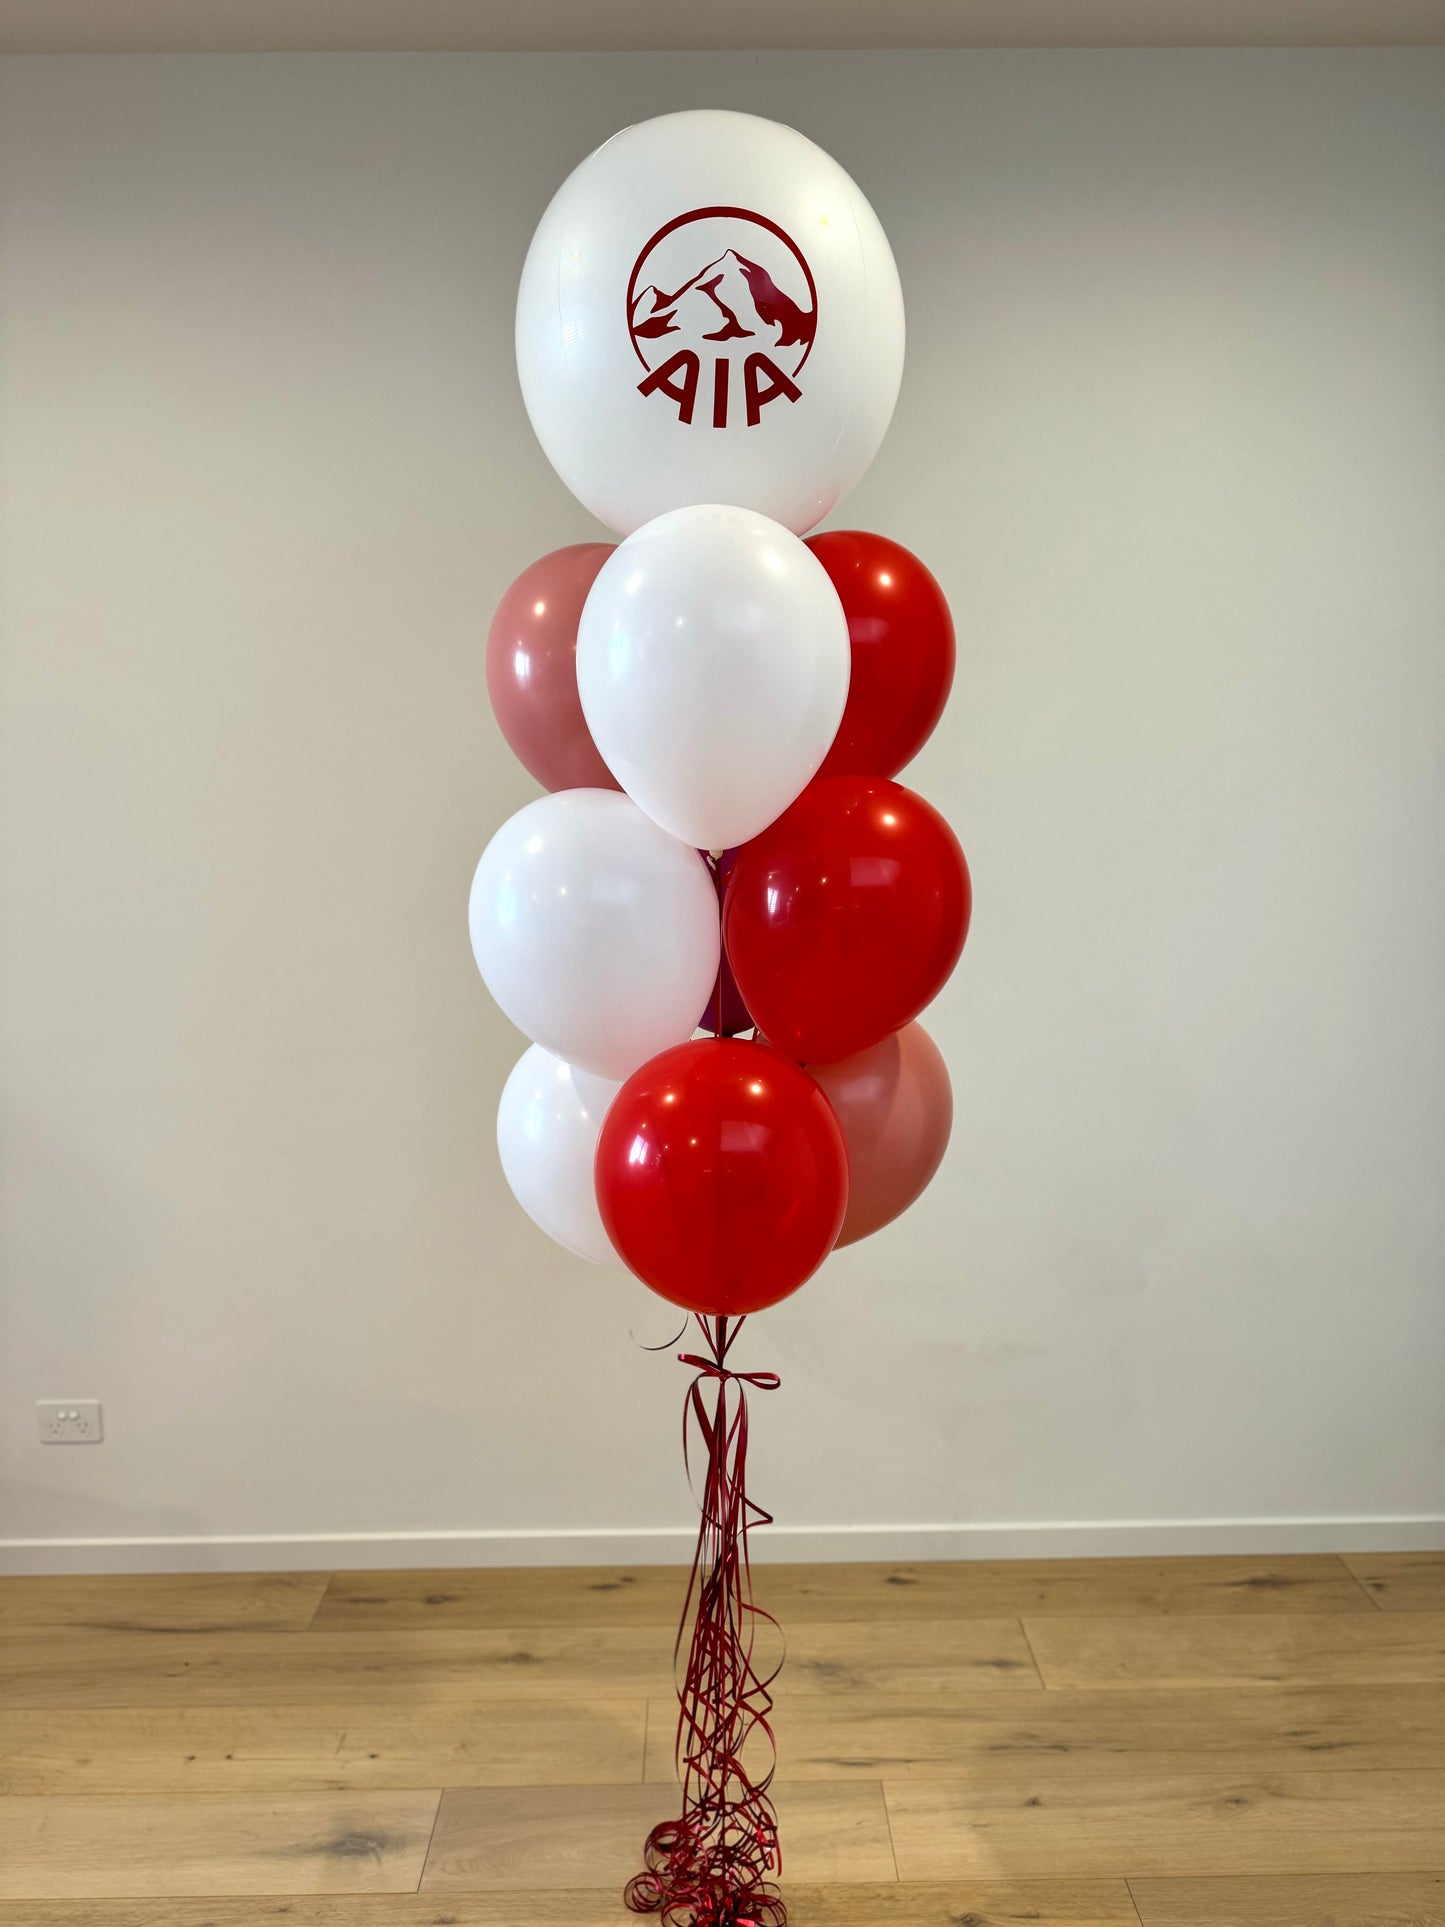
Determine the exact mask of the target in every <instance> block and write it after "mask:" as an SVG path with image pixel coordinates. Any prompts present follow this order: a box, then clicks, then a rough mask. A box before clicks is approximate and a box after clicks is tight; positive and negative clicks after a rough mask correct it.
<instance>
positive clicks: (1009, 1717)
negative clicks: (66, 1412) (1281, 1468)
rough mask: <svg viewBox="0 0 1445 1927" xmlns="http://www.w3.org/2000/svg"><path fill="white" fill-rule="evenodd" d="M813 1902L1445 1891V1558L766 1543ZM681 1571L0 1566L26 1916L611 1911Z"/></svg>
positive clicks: (1230, 1916)
mask: <svg viewBox="0 0 1445 1927" xmlns="http://www.w3.org/2000/svg"><path fill="white" fill-rule="evenodd" d="M758 1579H759V1591H760V1596H761V1598H762V1600H763V1603H765V1604H766V1605H768V1606H769V1607H770V1608H771V1609H772V1610H773V1611H774V1612H775V1613H777V1614H778V1616H779V1618H780V1619H781V1620H782V1622H783V1625H784V1628H785V1630H786V1633H787V1638H788V1657H787V1665H786V1668H785V1671H784V1674H783V1680H782V1683H781V1685H780V1689H779V1693H778V1714H777V1727H778V1735H779V1744H780V1754H781V1759H780V1767H779V1775H778V1782H777V1792H778V1809H779V1815H780V1820H781V1824H782V1829H783V1841H784V1850H785V1855H786V1867H785V1877H784V1891H785V1894H786V1898H787V1900H788V1903H789V1908H790V1918H791V1920H792V1921H793V1922H794V1923H795V1927H997V1924H1001V1923H1005V1922H1010V1923H1012V1922H1025V1921H1026V1922H1030V1923H1033V1924H1034V1927H1140V1924H1141V1923H1142V1924H1143V1927H1406V1924H1407V1923H1408V1927H1445V1554H1392V1555H1386V1556H1379V1555H1376V1556H1370V1557H1350V1558H1344V1559H1337V1558H1333V1557H1318V1558H1315V1557H1310V1558H1280V1559H1269V1560H1254V1559H1173V1560H1164V1559H1159V1560H1099V1561H1078V1560H1066V1561H1049V1562H1040V1563H1030V1564H996V1565H982V1564H967V1565H921V1566H896V1567H895V1566H850V1567H836V1566H834V1567H819V1566H813V1567H806V1566H796V1567H776V1566H775V1567H765V1568H763V1569H762V1571H761V1572H760V1573H759V1575H758ZM679 1589H680V1576H679V1574H678V1573H677V1572H676V1571H674V1570H665V1569H664V1570H659V1569H651V1570H647V1569H640V1570H637V1571H630V1572H626V1571H607V1570H586V1571H576V1572H555V1571H554V1572H535V1571H534V1572H424V1573H415V1572H413V1573H376V1572H370V1573H365V1572H359V1573H334V1574H326V1573H317V1574H280V1575H269V1576H266V1575H262V1576H243V1577H232V1576H226V1575H220V1574H208V1575H204V1576H199V1577H197V1576H191V1577H177V1578H172V1577H163V1578H134V1579H98V1578H97V1579H68V1580H62V1579H3V1580H0V1923H3V1927H59V1923H62V1922H63V1923H66V1924H67V1927H75V1924H76V1923H81V1924H82V1927H250V1924H251V1923H264V1922H284V1923H285V1927H441V1923H446V1927H606V1924H609V1923H610V1924H611V1927H622V1924H623V1923H625V1922H626V1921H627V1920H629V1919H631V1918H633V1916H630V1915H628V1914H626V1913H625V1912H624V1910H623V1908H622V1905H621V1901H620V1890H621V1887H622V1884H623V1882H624V1881H625V1880H626V1878H627V1877H628V1876H629V1875H630V1874H631V1873H633V1872H635V1871H636V1869H637V1866H638V1849H639V1846H640V1843H641V1841H642V1838H643V1836H644V1834H645V1833H646V1831H647V1829H648V1827H649V1826H650V1825H651V1824H652V1823H653V1822H654V1821H656V1820H658V1819H661V1818H663V1817H666V1816H668V1815H669V1814H671V1813H672V1812H673V1811H674V1806H673V1802H674V1795H673V1793H672V1792H671V1791H670V1782H671V1780H672V1777H673V1769H672V1722H673V1711H674V1708H673V1703H672V1701H671V1698H670V1694H671V1677H670V1676H671V1646H672V1639H671V1632H672V1626H673V1621H674V1617H675V1614H676V1611H677V1608H678V1605H679Z"/></svg>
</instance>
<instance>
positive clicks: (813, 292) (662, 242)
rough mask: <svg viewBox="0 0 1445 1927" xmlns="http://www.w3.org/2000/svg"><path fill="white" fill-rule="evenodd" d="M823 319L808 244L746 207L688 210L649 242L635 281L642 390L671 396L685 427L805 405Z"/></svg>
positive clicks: (751, 423) (751, 418) (631, 331)
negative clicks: (807, 371) (807, 370)
mask: <svg viewBox="0 0 1445 1927" xmlns="http://www.w3.org/2000/svg"><path fill="white" fill-rule="evenodd" d="M817 327H818V290H817V288H816V286H815V285H814V282H813V273H812V269H811V268H810V267H809V266H808V263H807V261H806V260H805V258H804V256H803V251H802V249H801V248H800V247H799V246H798V245H797V243H796V242H795V241H794V240H793V239H792V238H791V236H789V235H788V234H785V233H784V231H783V229H782V228H780V227H779V226H778V224H777V223H776V221H770V220H768V218H767V216H766V215H763V214H754V213H752V212H751V211H750V210H749V209H748V208H744V207H699V208H694V209H693V210H692V212H691V213H690V214H679V215H678V216H677V218H676V220H673V221H669V222H668V223H667V225H666V226H665V227H661V228H659V229H658V231H657V233H656V234H654V235H653V237H652V239H651V240H650V241H649V242H648V243H647V245H646V246H645V247H644V248H643V250H642V252H641V253H640V254H639V255H638V257H637V260H636V261H635V262H634V264H633V268H632V278H631V280H630V281H629V282H628V284H627V332H628V335H629V337H630V338H631V341H632V347H633V352H634V353H635V354H636V356H637V359H638V361H639V362H640V363H641V364H642V369H643V378H642V380H641V381H639V382H638V384H637V390H638V393H639V394H640V395H641V396H642V397H643V398H644V400H648V401H655V402H657V403H659V404H671V406H672V407H673V408H675V409H676V411H677V419H678V421H679V422H681V423H682V424H684V425H685V426H687V425H692V424H694V423H696V424H697V425H699V426H711V427H713V428H723V429H726V428H756V427H757V426H758V425H759V423H760V422H761V421H762V419H763V410H764V409H765V408H766V407H767V406H768V404H769V403H770V402H775V401H787V402H790V403H793V402H797V401H799V400H800V399H801V397H802V393H803V389H802V385H801V383H800V382H799V379H798V377H799V375H800V374H801V373H802V370H803V364H804V363H805V362H806V361H807V359H808V356H809V355H810V354H811V353H812V351H813V339H814V336H815V334H816V333H817ZM700 404H701V405H700Z"/></svg>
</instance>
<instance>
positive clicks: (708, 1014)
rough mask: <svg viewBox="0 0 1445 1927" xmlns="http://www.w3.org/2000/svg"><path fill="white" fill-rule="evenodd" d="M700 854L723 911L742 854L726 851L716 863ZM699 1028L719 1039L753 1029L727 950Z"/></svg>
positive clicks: (702, 853) (722, 955) (719, 963)
mask: <svg viewBox="0 0 1445 1927" xmlns="http://www.w3.org/2000/svg"><path fill="white" fill-rule="evenodd" d="M698 854H699V855H700V856H702V858H703V861H704V862H705V863H706V864H707V867H708V869H709V870H710V871H711V872H712V880H713V887H714V889H716V891H717V894H718V904H719V908H721V904H722V896H723V892H724V891H725V890H726V888H727V881H728V878H729V877H730V876H731V875H732V873H733V865H734V864H735V863H736V862H737V860H738V853H737V851H736V850H724V851H723V853H722V855H721V856H719V857H718V858H716V860H714V859H713V858H712V857H710V856H707V855H706V854H705V853H704V852H702V851H699V852H698ZM697 1027H698V1029H699V1030H710V1031H712V1032H713V1033H714V1034H715V1035H716V1036H718V1037H736V1036H737V1034H738V1032H739V1031H741V1030H751V1029H752V1028H753V1018H752V1012H751V1011H750V1010H749V1009H748V1007H747V1005H746V1004H745V1003H744V1002H743V994H742V992H741V991H740V990H739V989H738V980H737V978H736V977H735V976H734V975H733V967H732V965H731V964H730V963H729V962H728V959H727V952H726V951H723V952H722V954H721V956H720V957H719V958H718V968H717V982H716V983H715V984H714V985H713V992H712V995H711V997H709V998H708V1000H707V1009H706V1010H705V1011H704V1012H703V1013H702V1016H701V1017H699V1018H698V1020H697Z"/></svg>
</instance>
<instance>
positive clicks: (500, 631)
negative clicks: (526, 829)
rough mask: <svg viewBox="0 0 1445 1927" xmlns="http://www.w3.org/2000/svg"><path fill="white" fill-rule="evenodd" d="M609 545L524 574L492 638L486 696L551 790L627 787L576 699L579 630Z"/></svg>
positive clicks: (582, 546)
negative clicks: (609, 762) (602, 750)
mask: <svg viewBox="0 0 1445 1927" xmlns="http://www.w3.org/2000/svg"><path fill="white" fill-rule="evenodd" d="M612 547H613V545H612V544H611V543H610V542H577V543H574V544H573V546H572V547H571V548H569V549H554V550H553V551H552V553H551V554H550V555H544V556H543V557H542V558H541V560H540V561H538V562H534V563H533V564H532V566H531V568H530V569H523V571H522V573H521V574H520V575H519V576H518V577H517V579H516V581H515V582H514V583H513V584H512V586H511V588H510V589H508V591H507V593H506V594H505V595H504V596H503V597H502V600H501V602H500V603H499V604H498V606H497V613H496V614H495V615H494V616H493V617H492V626H491V628H490V630H488V632H487V694H488V695H489V696H490V697H491V699H492V708H493V709H494V710H495V711H496V716H497V721H498V722H499V723H500V724H501V726H502V734H503V735H504V736H505V737H506V739H507V741H508V743H509V744H510V746H511V749H512V753H513V755H514V756H516V758H517V760H518V761H519V762H521V763H524V764H525V765H526V767H527V768H528V769H529V770H530V771H531V773H532V775H533V776H535V777H536V779H537V781H538V782H539V783H540V784H541V785H542V787H543V788H544V789H549V790H576V789H603V790H616V789H621V787H622V785H621V784H620V783H619V782H618V781H617V778H616V777H615V776H614V775H613V774H612V772H611V770H610V769H608V767H607V765H606V764H605V763H604V762H603V760H602V757H601V755H600V754H599V753H598V749H597V745H596V744H595V743H594V742H593V740H592V732H591V731H590V730H589V729H588V727H587V723H586V720H585V718H584V717H583V714H582V699H581V697H580V696H579V695H578V694H577V625H578V623H579V622H580V621H581V620H582V604H583V603H584V602H585V601H586V600H587V592H588V590H589V589H590V588H591V587H592V584H593V583H594V582H595V581H596V579H597V572H598V570H599V569H600V568H601V567H602V564H603V563H604V562H605V561H606V560H607V558H608V556H609V555H611V553H612Z"/></svg>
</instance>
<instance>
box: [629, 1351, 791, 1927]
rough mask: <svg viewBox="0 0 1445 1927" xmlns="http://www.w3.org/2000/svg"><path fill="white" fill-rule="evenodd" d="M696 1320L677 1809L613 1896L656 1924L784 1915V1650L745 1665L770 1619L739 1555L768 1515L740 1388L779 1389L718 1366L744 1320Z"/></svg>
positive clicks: (729, 1925)
mask: <svg viewBox="0 0 1445 1927" xmlns="http://www.w3.org/2000/svg"><path fill="white" fill-rule="evenodd" d="M697 1323H698V1326H699V1329H700V1330H701V1331H702V1334H703V1337H704V1339H705V1340H706V1341H707V1352H706V1354H705V1355H699V1354H698V1353H694V1352H680V1353H679V1354H678V1356H679V1358H680V1360H681V1362H682V1363H683V1364H684V1365H686V1366H688V1367H689V1368H690V1369H691V1371H692V1372H693V1374H694V1376H693V1380H692V1383H691V1385H690V1386H689V1387H688V1392H687V1399H686V1402H685V1403H684V1406H683V1419H682V1449H683V1460H684V1463H685V1464H686V1465H687V1467H688V1474H689V1477H691V1474H692V1459H693V1455H694V1450H695V1443H700V1444H701V1446H702V1447H703V1449H704V1450H705V1452H706V1469H705V1471H704V1473H703V1483H702V1491H701V1493H700V1495H699V1499H698V1504H699V1509H700V1511H701V1515H702V1516H701V1519H700V1522H699V1525H698V1534H697V1551H696V1553H695V1555H694V1557H693V1563H692V1576H691V1578H690V1579H689V1581H688V1588H687V1598H686V1601H685V1603H684V1605H683V1609H682V1619H681V1622H680V1624H679V1626H678V1631H677V1645H676V1647H675V1648H674V1653H673V1660H674V1669H675V1668H676V1664H677V1661H678V1660H679V1659H680V1658H681V1655H682V1650H683V1645H684V1643H686V1644H687V1648H688V1654H687V1668H686V1671H685V1672H684V1674H683V1677H682V1681H681V1683H680V1685H679V1686H678V1689H677V1698H678V1721H677V1760H678V1769H679V1774H680V1777H681V1780H682V1814H681V1816H680V1817H679V1818H678V1819H676V1820H664V1821H663V1822H662V1823H661V1824H660V1825H658V1826H655V1827H654V1828H653V1829H652V1832H651V1833H650V1834H649V1835H648V1836H647V1844H646V1846H645V1848H644V1851H643V1859H644V1861H645V1863H646V1864H645V1870H644V1871H643V1872H642V1873H639V1874H635V1875H634V1876H633V1878H632V1879H631V1880H630V1881H629V1882H628V1883H627V1886H626V1888H625V1889H624V1892H623V1898H624V1900H625V1901H626V1902H627V1905H628V1906H629V1907H630V1908H631V1909H632V1911H633V1912H634V1913H636V1914H657V1915H658V1916H659V1917H660V1922H661V1927H787V1918H788V1914H787V1909H786V1908H785V1907H784V1905H783V1902H782V1899H781V1897H780V1895H779V1893H778V1889H777V1885H776V1876H777V1875H778V1874H779V1873H780V1872H781V1870H782V1853H781V1850H780V1848H779V1845H778V1817H777V1814H776V1812H775V1810H774V1808H773V1802H772V1800H771V1798H770V1797H769V1788H770V1787H771V1785H772V1780H773V1774H774V1772H775V1770H776V1765H777V1748H776V1746H775V1744H774V1740H773V1729H772V1727H771V1725H770V1724H769V1715H770V1714H771V1712H772V1710H773V1698H772V1693H771V1691H770V1688H771V1687H772V1685H773V1682H774V1681H775V1680H776V1679H777V1677H778V1673H779V1672H780V1670H781V1669H782V1663H783V1662H782V1659H781V1657H780V1658H779V1659H778V1662H777V1664H776V1665H775V1666H773V1668H772V1670H771V1671H769V1672H767V1673H762V1672H760V1671H759V1670H758V1666H757V1664H756V1663H755V1660H754V1643H755V1639H756V1635H757V1631H758V1628H759V1625H760V1624H762V1625H767V1626H772V1627H773V1628H774V1629H777V1624H778V1622H777V1621H776V1620H775V1619H774V1618H773V1616H772V1614H771V1613H768V1612H764V1611H763V1609H762V1607H761V1606H756V1605H754V1604H753V1597H752V1569H751V1566H750V1564H749V1559H748V1533H749V1531H750V1530H751V1529H752V1527H754V1526H760V1525H771V1524H772V1515H771V1513H768V1512H765V1511H764V1510H763V1508H762V1507H761V1506H760V1505H757V1504H756V1503H755V1502H754V1501H753V1500H751V1499H750V1498H749V1497H748V1495H747V1458H748V1398H747V1393H748V1388H751V1389H752V1390H753V1391H758V1392H772V1391H776V1390H777V1388H778V1384H779V1380H778V1375H777V1373H776V1372H735V1371H733V1370H732V1369H731V1367H730V1366H729V1365H728V1362H727V1358H728V1353H729V1352H730V1351H731V1349H732V1346H733V1343H734V1341H735V1340H736V1338H737V1335H738V1332H739V1331H740V1330H741V1329H742V1325H743V1320H742V1319H741V1318H736V1319H728V1318H706V1317H702V1316H699V1317H698V1320H697ZM689 1623H690V1624H691V1634H690V1636H689ZM745 1753H746V1755H747V1758H746V1761H745V1760H744V1754H745ZM760 1756H761V1757H760Z"/></svg>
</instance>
